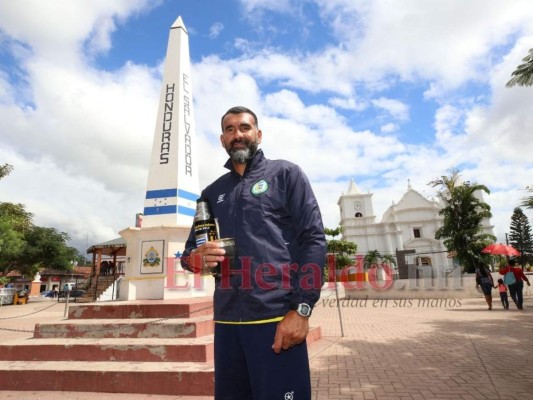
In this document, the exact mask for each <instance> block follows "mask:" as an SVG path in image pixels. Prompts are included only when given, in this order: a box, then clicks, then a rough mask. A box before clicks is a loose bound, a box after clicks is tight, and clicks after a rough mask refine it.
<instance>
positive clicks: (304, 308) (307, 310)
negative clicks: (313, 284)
mask: <svg viewBox="0 0 533 400" xmlns="http://www.w3.org/2000/svg"><path fill="white" fill-rule="evenodd" d="M298 313H299V314H300V315H303V316H304V317H309V316H310V315H311V307H310V306H309V305H308V304H305V303H302V304H300V305H299V306H298Z"/></svg>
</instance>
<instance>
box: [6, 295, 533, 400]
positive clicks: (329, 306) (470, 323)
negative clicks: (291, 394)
mask: <svg viewBox="0 0 533 400" xmlns="http://www.w3.org/2000/svg"><path fill="white" fill-rule="evenodd" d="M495 294H496V293H495ZM340 299H341V300H340V305H341V307H340V308H338V307H337V301H336V295H335V293H334V292H333V291H324V293H323V295H322V298H321V300H320V301H319V303H318V305H317V306H316V307H315V310H314V314H313V316H312V320H311V322H312V325H320V326H321V327H322V335H323V339H322V340H321V341H320V342H318V343H317V344H316V345H314V346H313V347H312V348H311V370H312V385H313V400H337V399H354V400H355V399H364V400H367V399H376V400H389V399H390V400H396V399H405V400H411V399H450V400H451V399H461V400H478V399H479V400H482V399H488V400H491V399H494V400H497V399H498V400H524V399H533V371H532V369H533V346H532V345H531V344H530V340H531V337H532V336H533V297H531V296H527V297H526V298H525V307H524V310H522V311H518V310H517V309H516V308H515V307H514V305H511V309H510V310H508V311H506V310H503V308H502V307H501V304H500V303H499V298H495V301H494V308H493V310H492V311H489V310H487V307H486V304H485V302H484V300H483V299H482V298H481V297H478V298H470V299H457V298H449V299H446V298H443V299H433V300H432V299H424V300H417V299H402V300H394V299H388V300H380V299H365V298H362V299H358V300H355V299H353V300H342V296H341V297H340ZM52 304H54V305H53V306H51V305H52ZM49 306H51V307H50V308H48V309H46V310H44V311H41V310H43V309H44V308H46V307H49ZM64 307H65V305H64V303H59V304H58V303H53V302H50V300H47V301H31V302H30V303H28V304H27V305H19V306H5V307H2V308H0V318H9V317H15V316H20V315H24V316H23V317H20V318H13V319H1V320H0V327H1V328H10V329H20V330H22V331H25V330H32V329H33V327H34V325H35V323H37V322H52V321H57V320H61V319H63V313H64ZM339 310H340V313H341V315H342V321H343V324H342V331H343V332H344V337H341V324H340V322H339ZM14 335H18V336H19V337H23V336H25V337H28V338H30V337H31V333H26V332H12V331H2V330H0V342H2V343H6V342H9V341H10V340H13V337H14ZM0 380H1V377H0ZM0 388H1V385H0ZM0 398H1V399H20V398H24V399H30V400H36V399H42V400H45V399H54V400H66V399H69V400H82V399H91V398H98V399H99V400H111V399H113V400H120V399H124V400H126V399H128V400H141V399H154V400H165V399H168V400H170V399H181V400H208V399H212V397H187V396H161V395H146V394H142V395H141V394H139V395H132V394H108V393H78V392H32V391H28V392H13V391H9V392H8V391H1V390H0ZM273 400H275V399H273Z"/></svg>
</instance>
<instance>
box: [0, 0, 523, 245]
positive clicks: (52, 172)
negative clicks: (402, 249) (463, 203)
mask: <svg viewBox="0 0 533 400" xmlns="http://www.w3.org/2000/svg"><path fill="white" fill-rule="evenodd" d="M46 3H47V4H44V2H39V1H29V0H26V5H27V7H25V8H23V7H20V6H17V5H16V3H15V2H2V3H0V30H1V36H0V45H1V46H2V49H1V50H2V52H3V53H2V54H7V55H8V56H9V57H8V58H6V59H8V61H2V62H1V63H0V132H2V141H1V142H0V160H2V162H9V163H10V164H12V165H14V166H15V170H14V172H13V173H12V174H11V175H10V176H8V177H7V178H5V179H3V180H2V181H1V182H0V185H1V187H2V200H3V201H13V202H21V203H24V204H27V206H28V211H30V212H33V213H34V214H35V215H36V222H37V223H38V224H42V225H50V226H59V227H60V228H61V229H62V230H65V231H68V232H69V233H71V236H73V237H74V238H75V239H76V240H77V241H78V243H82V244H84V243H85V241H86V240H87V236H88V237H89V238H90V240H91V242H99V241H104V240H109V239H112V238H113V237H115V236H117V235H118V231H119V230H121V229H123V228H125V227H126V226H128V225H133V223H134V216H135V213H136V212H139V211H140V210H141V209H142V206H143V197H144V190H145V185H146V177H147V172H148V171H147V169H148V164H149V156H150V151H151V146H152V139H153V133H154V126H155V117H156V109H157V105H158V101H159V100H158V99H159V91H160V84H161V74H162V65H161V64H159V61H157V60H156V61H154V60H149V61H147V62H146V63H145V64H143V65H141V64H136V63H133V62H128V63H125V64H123V65H120V66H118V67H116V68H115V69H114V70H112V71H106V70H104V69H101V68H99V67H98V66H97V65H96V64H95V62H94V59H95V55H97V54H104V53H106V52H113V50H114V49H113V46H114V42H113V32H115V31H116V30H117V29H119V28H120V27H121V26H123V25H126V24H128V22H129V18H132V16H138V15H142V14H146V13H148V11H150V9H151V4H152V3H151V2H148V1H125V0H120V1H114V2H105V1H93V2H83V1H66V0H65V1H55V2H51V3H49V2H46ZM50 4H52V5H50ZM314 4H316V5H317V7H318V10H319V12H320V15H318V16H311V15H310V14H309V13H310V12H312V11H313V10H315V9H316V8H314V7H303V6H302V7H300V6H299V5H298V4H297V3H296V2H292V1H281V2H270V1H246V2H242V7H244V8H242V9H241V12H242V13H243V15H244V14H246V13H247V12H250V14H248V16H251V15H254V18H259V19H258V20H256V21H254V23H255V24H259V23H260V22H261V18H265V21H267V22H269V23H272V21H273V20H275V18H272V15H270V14H269V13H272V12H274V13H284V16H285V17H287V18H296V19H297V18H300V17H301V16H302V14H303V15H304V17H305V18H307V19H311V17H313V18H315V19H316V20H317V21H318V18H319V19H320V23H322V24H324V25H326V26H327V27H329V28H330V31H329V32H328V36H327V40H324V41H323V42H322V45H320V46H317V47H308V48H288V47H287V48H286V47H284V46H283V44H280V45H277V46H275V47H274V46H271V45H270V44H267V45H264V44H262V43H261V41H260V40H257V38H256V37H254V36H253V35H252V34H251V31H245V32H243V33H242V34H241V33H240V32H239V34H240V35H241V36H240V37H233V38H231V40H232V41H233V45H234V49H233V50H234V51H235V52H236V54H237V55H235V56H233V57H229V56H225V57H223V56H222V55H221V54H212V53H205V54H202V57H201V59H199V61H197V62H195V63H194V64H193V65H192V84H193V98H194V107H195V108H194V112H195V116H196V118H195V120H196V130H197V139H198V142H199V147H200V149H201V151H200V154H201V162H200V176H201V182H200V184H201V186H205V185H207V184H208V183H210V182H211V181H212V180H213V179H215V178H216V177H217V176H219V175H220V174H222V173H224V168H223V164H224V162H225V161H226V158H227V157H226V154H225V152H224V150H223V149H222V148H221V145H220V142H219V135H220V120H219V119H220V116H221V115H222V114H223V113H224V112H225V111H226V110H227V109H228V108H230V107H232V106H235V105H246V106H248V107H250V108H252V109H254V110H255V111H256V112H257V114H258V115H259V117H260V127H261V129H262V130H263V132H264V141H263V144H262V147H263V149H264V150H265V153H266V155H267V156H268V157H270V158H285V159H289V160H291V161H293V162H296V163H298V164H299V165H301V166H302V168H303V169H304V171H305V172H306V173H307V174H308V176H309V177H310V179H311V180H312V182H313V187H314V190H315V193H316V195H317V197H318V199H319V204H320V206H321V210H322V213H323V215H324V221H325V225H326V226H328V227H335V226H336V225H338V221H339V211H338V206H337V200H338V197H339V196H340V194H341V193H342V192H343V191H345V190H346V189H347V188H348V185H349V181H350V179H351V178H354V179H355V180H356V182H357V184H358V185H359V187H361V189H362V190H363V191H370V192H373V193H374V196H373V199H374V202H375V204H374V210H375V213H376V215H377V217H378V220H379V219H380V218H381V215H382V213H383V212H384V211H385V209H386V207H388V206H389V205H390V204H391V201H392V200H396V201H398V200H399V199H400V198H401V196H402V194H403V193H404V192H405V190H406V188H407V179H410V180H411V183H412V185H413V187H414V188H415V189H416V190H418V191H420V192H421V193H424V194H426V195H428V196H430V195H431V190H430V189H429V188H428V186H427V183H428V182H429V181H430V180H432V179H434V178H436V177H439V176H441V175H443V174H445V173H446V171H447V170H448V169H449V168H451V167H459V168H461V169H462V170H463V171H464V175H465V179H469V180H475V181H478V182H479V183H482V184H486V185H487V186H488V187H489V188H490V189H491V192H492V193H491V195H490V196H487V198H486V199H487V201H489V203H490V204H491V206H492V207H493V212H494V215H495V216H494V219H493V223H494V224H496V226H497V228H496V229H497V233H498V234H499V235H500V238H501V234H502V232H505V230H506V229H507V227H508V224H509V221H508V218H510V215H511V214H512V208H514V206H515V205H516V204H518V202H519V201H520V199H521V197H523V196H524V193H523V191H522V189H523V188H524V187H525V186H526V185H527V184H533V182H532V181H531V170H532V167H533V165H532V162H531V161H530V159H531V157H530V155H531V154H532V152H533V148H532V146H533V142H532V141H531V140H530V139H529V135H530V134H529V132H530V131H531V126H533V117H532V113H531V107H530V105H531V104H532V101H533V90H531V88H512V89H506V88H505V87H504V85H505V82H506V81H507V80H508V79H509V76H510V73H511V72H512V70H513V69H514V68H515V67H516V65H518V63H520V60H521V59H522V58H523V57H524V55H525V54H527V50H528V49H529V47H531V42H532V40H533V23H532V22H531V21H533V9H532V8H531V7H530V6H529V2H524V1H520V0H517V1H513V2H510V3H509V2H507V3H505V4H504V3H503V2H499V1H487V2H485V3H483V6H480V5H478V3H475V2H467V3H464V2H459V1H449V2H439V3H438V4H437V5H435V3H427V4H426V3H424V2H414V1H408V0H405V1H400V2H392V3H391V2H384V1H379V0H376V1H362V0H344V1H340V0H327V1H326V0H319V1H316V2H315V3H314ZM30 6H31V7H30ZM156 6H157V3H156ZM28 7H30V8H31V9H32V11H33V12H32V13H28V12H26V10H27V9H28ZM59 9H61V12H58V10H59ZM295 9H297V10H298V13H296V14H295V15H292V14H291V12H293V11H294V10H295ZM230 11H231V12H230V14H231V18H234V16H235V15H234V14H235V13H236V12H237V10H230ZM254 12H257V13H256V14H254ZM228 15H229V14H228ZM276 15H278V14H276ZM224 18H229V17H225V16H224V15H222V14H221V15H220V22H219V23H217V24H220V25H217V24H213V25H211V28H212V30H211V31H210V34H211V35H212V36H211V37H212V38H214V37H216V36H217V35H219V34H220V32H221V30H219V29H222V28H223V27H224V25H223V24H226V26H228V25H227V23H226V19H224ZM228 21H229V20H228ZM317 21H315V23H318V22H317ZM295 23H296V22H295ZM384 27H386V29H384ZM227 32H228V30H227V29H226V30H225V34H226V33H227ZM280 32H281V30H280ZM321 39H323V36H322V37H321ZM528 46H529V47H528ZM424 95H425V98H424ZM413 98H420V102H414V101H413V100H412V99H413ZM422 101H425V102H424V103H422ZM421 108H423V110H424V111H421V110H420V109H421ZM376 110H377V111H378V113H377V114H378V117H377V118H376ZM427 110H429V111H427ZM421 113H424V118H425V119H426V120H427V121H428V122H427V123H426V125H424V126H421V127H419V126H415V125H413V124H414V122H415V119H416V118H417V115H418V114H421ZM375 120H377V121H375ZM415 128H416V129H420V130H421V131H422V134H423V140H421V141H420V143H419V144H413V143H404V142H403V141H402V139H401V138H402V137H410V135H409V134H410V133H411V129H415ZM391 133H393V134H391ZM82 247H83V246H82Z"/></svg>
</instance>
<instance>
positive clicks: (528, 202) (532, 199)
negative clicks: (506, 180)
mask: <svg viewBox="0 0 533 400" xmlns="http://www.w3.org/2000/svg"><path fill="white" fill-rule="evenodd" d="M526 190H527V191H528V192H529V193H533V186H527V187H526ZM520 205H521V206H522V207H525V208H533V196H529V197H525V198H523V199H522V203H521V204H520Z"/></svg>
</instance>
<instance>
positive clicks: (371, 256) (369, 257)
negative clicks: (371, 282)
mask: <svg viewBox="0 0 533 400" xmlns="http://www.w3.org/2000/svg"><path fill="white" fill-rule="evenodd" d="M380 259H381V254H379V251H377V250H371V251H369V252H368V253H366V256H365V258H364V266H365V269H366V270H368V269H369V268H372V267H376V266H377V265H378V264H379V260H380Z"/></svg>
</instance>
